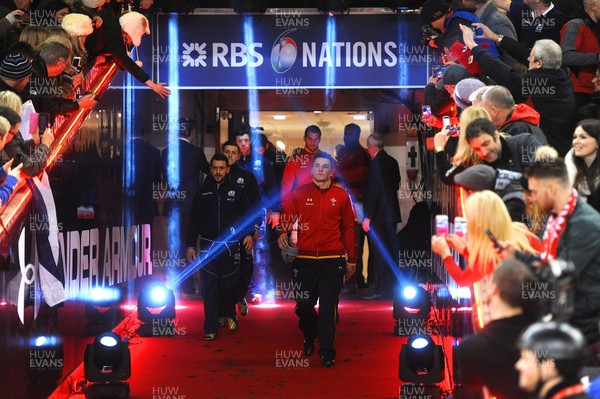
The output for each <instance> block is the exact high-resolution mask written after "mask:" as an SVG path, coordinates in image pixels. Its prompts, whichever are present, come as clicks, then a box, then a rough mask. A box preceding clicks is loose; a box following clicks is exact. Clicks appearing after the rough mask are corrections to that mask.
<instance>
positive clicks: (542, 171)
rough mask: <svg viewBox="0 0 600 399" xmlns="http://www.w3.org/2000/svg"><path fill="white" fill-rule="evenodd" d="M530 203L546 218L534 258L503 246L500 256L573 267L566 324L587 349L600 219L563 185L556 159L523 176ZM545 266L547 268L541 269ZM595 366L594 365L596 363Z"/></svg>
mask: <svg viewBox="0 0 600 399" xmlns="http://www.w3.org/2000/svg"><path fill="white" fill-rule="evenodd" d="M525 175H526V177H527V184H528V189H529V191H530V199H531V201H532V202H537V203H538V205H539V206H540V208H541V211H542V212H543V213H544V214H548V213H549V214H550V217H549V219H548V222H547V223H546V230H545V232H544V238H543V242H542V245H543V251H542V253H541V255H540V256H539V257H535V256H532V255H527V254H524V253H521V252H518V251H515V249H514V247H513V246H512V245H510V244H506V243H505V244H504V250H503V254H504V255H505V256H516V257H517V258H518V259H521V260H523V261H525V262H527V263H529V264H533V263H535V262H536V261H541V262H544V263H548V262H551V261H554V260H556V259H563V260H565V261H567V262H572V263H573V265H574V266H575V276H574V277H575V283H574V285H573V290H574V306H573V313H572V315H571V317H570V322H571V324H573V325H574V326H575V327H577V328H579V329H580V330H581V331H582V332H583V334H584V335H585V337H586V339H587V342H588V344H589V345H592V344H594V343H597V342H598V341H600V333H599V331H598V322H599V321H600V292H599V291H598V286H600V246H599V245H598V237H599V236H600V214H598V212H596V210H595V209H594V208H592V207H591V206H590V205H589V204H587V203H585V202H583V201H581V200H580V199H579V196H578V194H577V190H575V189H574V188H572V187H571V185H570V184H569V177H568V174H567V168H566V166H565V163H564V161H563V160H562V159H560V158H553V159H542V160H536V161H535V162H534V163H533V164H532V165H531V166H530V167H529V168H528V169H527V171H526V174H525ZM541 267H548V266H541ZM596 361H597V360H596Z"/></svg>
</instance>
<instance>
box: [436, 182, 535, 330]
mask: <svg viewBox="0 0 600 399" xmlns="http://www.w3.org/2000/svg"><path fill="white" fill-rule="evenodd" d="M464 215H465V218H466V219H467V234H466V239H465V238H463V237H460V236H458V235H456V234H449V235H447V236H437V235H434V236H433V237H432V238H431V249H432V251H433V252H435V253H436V254H438V255H440V256H441V258H442V261H443V263H444V266H446V270H447V271H448V274H450V276H451V277H452V278H453V279H454V281H455V282H456V283H457V284H458V285H460V286H472V288H473V298H474V299H475V300H474V303H475V304H476V310H477V311H476V316H477V319H478V320H477V322H476V325H479V326H480V327H483V325H484V324H485V323H487V321H488V320H489V314H488V310H487V307H486V306H485V305H484V303H485V300H483V299H482V298H484V297H485V295H486V292H487V288H488V286H489V283H490V281H491V276H492V273H493V272H494V270H495V269H496V267H497V266H498V264H499V263H500V262H501V261H502V258H501V255H500V254H499V252H498V251H496V248H495V247H494V244H493V243H492V240H491V239H490V238H489V237H488V236H487V234H486V230H488V229H489V230H490V232H491V233H492V234H493V235H494V236H495V237H496V239H497V240H498V241H504V242H510V243H512V244H514V246H515V247H516V248H519V250H521V251H524V252H529V253H532V254H538V253H539V251H540V249H541V242H540V240H539V238H538V237H536V236H535V235H534V234H533V233H531V232H530V231H529V230H528V228H527V226H526V225H524V224H523V223H520V222H513V221H512V220H511V218H510V215H509V213H508V210H507V209H506V206H505V205H504V202H503V201H502V198H500V196H499V195H498V194H496V193H494V192H493V191H489V190H484V191H478V192H476V193H473V194H472V195H470V196H469V198H468V199H467V200H466V201H465V209H464ZM450 248H454V250H455V251H456V252H457V253H459V254H460V255H461V256H463V257H464V258H465V259H466V260H467V267H466V268H465V269H464V270H463V269H461V268H460V267H459V266H458V264H457V263H456V261H455V260H454V256H453V255H452V252H451V251H450Z"/></svg>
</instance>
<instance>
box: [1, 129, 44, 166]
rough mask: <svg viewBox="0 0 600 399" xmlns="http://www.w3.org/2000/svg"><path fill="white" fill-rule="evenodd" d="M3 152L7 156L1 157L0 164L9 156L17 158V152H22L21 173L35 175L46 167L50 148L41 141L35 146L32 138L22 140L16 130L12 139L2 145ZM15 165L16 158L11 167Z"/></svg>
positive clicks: (7, 159) (9, 157)
mask: <svg viewBox="0 0 600 399" xmlns="http://www.w3.org/2000/svg"><path fill="white" fill-rule="evenodd" d="M3 154H6V155H7V156H8V158H3V159H2V161H1V163H2V165H4V164H5V163H6V162H7V161H9V160H10V159H11V158H17V154H23V155H22V157H23V159H22V161H23V168H22V169H21V173H23V174H25V175H26V176H27V177H35V176H37V175H39V174H40V173H41V172H42V171H43V170H44V168H45V167H46V161H47V160H48V155H50V148H49V147H48V146H47V145H46V144H42V143H40V145H38V146H37V148H36V147H35V144H34V142H33V140H24V139H23V136H21V132H17V134H15V136H14V137H13V138H12V140H11V141H10V142H8V143H6V145H5V146H4V152H3ZM15 166H17V160H16V159H15V161H14V163H13V167H15Z"/></svg>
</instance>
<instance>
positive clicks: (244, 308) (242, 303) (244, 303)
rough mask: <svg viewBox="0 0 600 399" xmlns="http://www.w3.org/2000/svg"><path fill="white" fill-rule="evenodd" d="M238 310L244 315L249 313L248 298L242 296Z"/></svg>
mask: <svg viewBox="0 0 600 399" xmlns="http://www.w3.org/2000/svg"><path fill="white" fill-rule="evenodd" d="M238 312H240V314H241V315H242V316H246V315H248V302H247V301H246V298H242V300H241V301H239V302H238Z"/></svg>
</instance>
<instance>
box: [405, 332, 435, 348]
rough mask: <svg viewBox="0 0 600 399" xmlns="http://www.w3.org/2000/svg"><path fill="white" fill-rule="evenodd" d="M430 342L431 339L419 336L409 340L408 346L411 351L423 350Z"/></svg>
mask: <svg viewBox="0 0 600 399" xmlns="http://www.w3.org/2000/svg"><path fill="white" fill-rule="evenodd" d="M430 341H431V339H429V340H428V339H426V338H425V337H421V336H418V335H417V336H415V337H414V339H412V340H411V342H410V346H411V348H413V349H423V348H425V347H426V346H427V345H429V342H430Z"/></svg>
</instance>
